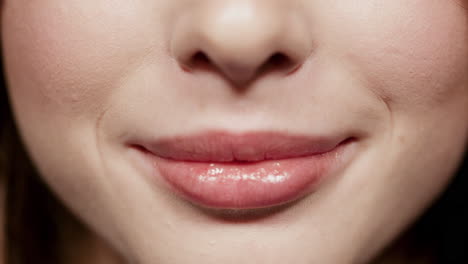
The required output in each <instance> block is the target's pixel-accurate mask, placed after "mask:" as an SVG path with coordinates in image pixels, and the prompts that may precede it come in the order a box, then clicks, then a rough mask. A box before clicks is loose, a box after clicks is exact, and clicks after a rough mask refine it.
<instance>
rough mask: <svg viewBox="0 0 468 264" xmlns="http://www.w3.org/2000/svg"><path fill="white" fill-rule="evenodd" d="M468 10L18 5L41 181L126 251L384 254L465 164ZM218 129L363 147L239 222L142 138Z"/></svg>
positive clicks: (17, 33) (21, 114)
mask: <svg viewBox="0 0 468 264" xmlns="http://www.w3.org/2000/svg"><path fill="white" fill-rule="evenodd" d="M466 18H467V16H466V10H465V9H463V7H462V6H461V4H460V3H459V2H456V1H450V0H392V1H387V0H361V1H350V0H334V1H330V0H314V1H311V0H222V1H216V0H197V1H195V0H140V1H124V0H112V1H111V0H80V1H78V0H70V1H63V0H40V1H38V0H6V1H4V3H3V7H2V22H1V23H2V28H1V30H2V41H3V43H2V45H3V57H4V65H5V70H6V77H7V81H8V89H9V94H10V97H11V101H12V104H13V108H14V112H15V116H16V119H17V122H18V125H19V128H20V131H21V134H22V136H23V138H24V141H25V143H26V146H27V148H28V150H29V152H30V154H31V157H32V158H33V160H34V162H35V164H36V165H37V167H38V170H39V172H40V174H41V176H42V177H43V178H44V180H45V181H46V182H47V183H48V184H49V185H50V187H51V188H52V189H53V190H54V191H55V192H56V193H57V194H58V195H59V197H61V199H63V201H64V202H65V204H66V205H67V206H68V207H70V208H71V209H72V210H73V211H74V212H75V213H76V214H77V215H78V216H79V217H80V218H81V219H82V220H83V221H84V222H85V223H86V224H88V225H89V226H90V227H91V228H92V229H93V230H95V231H96V232H97V233H98V234H100V235H101V236H102V237H104V238H105V240H106V241H107V242H109V243H110V244H111V245H112V246H113V247H114V248H115V250H116V252H119V254H121V255H122V256H123V257H124V258H125V259H126V261H128V262H129V263H142V264H150V263H161V264H169V263H171V264H182V263H249V264H250V263H252V264H253V263H272V264H275V263H297V264H310V263H338V264H339V263H366V262H368V261H370V260H371V258H372V257H374V256H375V255H376V254H378V253H379V252H380V251H381V250H382V249H383V248H384V247H385V246H386V245H388V244H389V243H390V242H391V240H392V239H394V238H395V237H396V236H397V235H398V234H399V233H400V232H401V231H402V230H403V228H404V227H406V226H407V225H408V224H409V223H411V221H413V220H414V219H415V218H416V217H417V216H418V215H419V214H421V213H422V212H423V210H424V209H425V208H426V207H427V206H429V205H430V203H431V202H432V201H433V199H435V198H436V197H437V194H439V193H440V192H441V191H442V190H443V189H444V188H445V186H446V184H447V183H448V182H449V180H450V179H451V176H452V175H453V173H454V171H455V170H456V168H457V165H458V164H459V162H460V159H461V157H462V153H463V151H464V150H465V148H466V146H467V139H468V87H467V84H468V80H467V76H468V74H467V69H468V45H467V44H468V39H467V36H468V35H467V32H468V31H467V30H468V23H467V20H466ZM197 52H202V53H203V54H205V55H206V57H208V58H209V59H210V61H203V59H200V57H196V56H194V54H196V53H197ZM276 53H280V54H281V55H283V58H286V60H285V61H283V63H281V62H280V63H279V64H274V63H271V61H269V58H270V57H271V56H272V55H274V54H276ZM264 64H267V66H268V67H267V70H265V71H257V70H258V69H259V68H260V67H261V65H264ZM214 129H216V130H225V131H233V132H245V131H265V130H267V131H283V132H285V131H286V132H290V133H302V134H313V133H326V132H330V131H331V132H336V131H341V132H343V133H347V134H349V135H354V136H356V138H357V142H356V147H357V152H356V154H355V156H354V157H353V159H352V161H351V162H350V163H349V164H348V165H347V166H346V167H345V168H344V169H343V171H341V172H340V173H339V175H336V177H334V178H332V179H330V180H329V181H328V182H326V183H325V184H323V186H321V187H320V189H319V190H317V191H316V192H314V193H313V194H311V195H309V196H307V197H305V198H304V199H303V200H301V201H300V202H298V203H296V204H294V205H293V206H291V207H288V208H286V209H285V210H282V211H281V212H278V213H277V214H274V215H270V216H266V217H264V218H260V219H257V220H255V221H251V222H236V221H223V220H220V219H218V218H216V217H213V216H210V215H208V214H206V213H204V212H203V211H202V210H200V209H199V208H197V207H193V206H190V205H189V204H188V203H187V202H186V201H184V200H183V199H180V198H179V197H177V196H174V195H172V193H171V192H170V191H169V190H167V188H165V187H164V186H163V185H162V184H160V182H159V181H154V180H153V179H151V177H149V175H148V174H149V173H148V168H147V167H146V166H144V165H143V162H141V159H139V155H138V154H137V153H135V150H134V149H130V148H129V147H128V145H126V142H127V141H128V139H131V138H136V137H153V138H159V137H165V136H173V135H179V134H190V133H197V132H200V131H208V130H214Z"/></svg>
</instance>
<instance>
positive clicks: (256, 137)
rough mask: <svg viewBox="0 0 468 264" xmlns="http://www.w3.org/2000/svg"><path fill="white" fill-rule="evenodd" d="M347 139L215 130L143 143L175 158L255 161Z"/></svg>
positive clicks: (298, 154)
mask: <svg viewBox="0 0 468 264" xmlns="http://www.w3.org/2000/svg"><path fill="white" fill-rule="evenodd" d="M346 140H347V139H346ZM346 140H343V138H338V137H323V136H322V137H308V136H298V135H285V134H280V133H274V132H261V133H260V132H257V133H244V134H240V135H238V134H231V133H226V132H219V131H215V132H210V133H203V134H198V135H193V136H177V137H172V138H164V139H160V140H157V141H154V142H145V143H144V144H141V145H140V146H141V147H143V148H144V149H146V150H147V151H149V152H151V153H152V154H154V155H156V156H158V157H161V158H166V159H172V160H180V161H199V162H236V161H237V162H252V161H261V160H279V159H286V158H296V157H302V156H311V155H316V154H320V153H326V152H329V151H330V150H332V149H334V148H336V147H337V146H338V145H339V144H342V143H343V142H344V141H346Z"/></svg>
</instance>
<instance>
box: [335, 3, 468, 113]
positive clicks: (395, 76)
mask: <svg viewBox="0 0 468 264" xmlns="http://www.w3.org/2000/svg"><path fill="white" fill-rule="evenodd" d="M400 2H402V1H399V0H397V1H388V2H387V3H383V4H382V7H381V8H382V10H385V13H379V12H375V9H374V10H373V13H370V12H369V13H366V11H365V10H360V12H363V13H364V14H362V17H365V18H366V19H356V18H359V16H354V18H352V19H350V21H354V23H350V25H352V28H345V29H343V30H344V32H349V33H348V34H345V35H343V36H344V39H348V41H344V39H342V42H343V43H346V45H345V46H341V48H342V49H343V50H345V53H344V57H345V60H347V61H351V63H352V65H353V66H354V67H355V70H356V73H357V74H358V75H360V76H361V77H362V79H363V80H365V81H366V82H367V83H368V84H369V87H371V88H372V89H374V91H375V92H376V93H377V94H379V95H380V96H381V97H382V98H383V99H384V100H387V101H388V102H387V103H389V105H390V106H391V107H393V110H394V111H399V110H402V111H403V110H404V111H408V110H416V109H419V110H421V111H426V110H428V109H431V108H433V107H435V106H440V105H441V104H443V103H448V102H453V100H454V99H457V98H460V97H462V98H463V97H464V98H466V95H467V87H466V84H467V78H466V76H467V71H468V45H467V43H468V39H467V32H468V27H467V25H468V23H467V16H466V12H467V11H466V10H464V9H462V8H460V6H459V5H458V4H456V3H455V2H453V1H435V0H434V1H432V0H430V1H427V0H424V1H421V0H412V1H405V2H406V4H403V3H400ZM371 22H372V23H371Z"/></svg>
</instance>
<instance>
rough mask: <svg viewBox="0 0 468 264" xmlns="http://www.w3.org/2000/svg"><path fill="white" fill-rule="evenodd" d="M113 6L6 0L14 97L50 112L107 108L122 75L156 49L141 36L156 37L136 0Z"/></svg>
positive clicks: (7, 45) (7, 57) (6, 43)
mask: <svg viewBox="0 0 468 264" xmlns="http://www.w3.org/2000/svg"><path fill="white" fill-rule="evenodd" d="M111 2H115V1H108V0H98V1H84V2H82V1H69V2H67V4H63V1H57V0H47V1H25V0H19V1H6V3H5V6H4V9H3V15H4V17H3V21H2V22H3V24H2V30H3V45H4V49H5V50H7V51H8V52H6V53H5V60H6V61H7V62H6V65H7V66H8V68H7V69H6V71H7V72H8V74H7V75H8V76H9V79H10V80H9V82H10V86H11V87H14V88H13V91H11V92H12V95H13V96H14V95H15V94H17V95H18V96H16V97H18V98H20V99H21V100H27V102H26V101H25V103H27V104H28V105H31V104H32V105H35V106H36V107H41V108H40V109H41V110H46V111H47V110H49V111H55V112H59V111H60V112H67V113H70V112H71V113H77V112H80V113H85V112H86V111H94V110H96V108H100V107H101V106H102V105H104V104H106V101H107V100H108V97H109V95H110V94H111V91H113V90H115V89H118V87H119V83H120V82H122V80H123V79H124V78H125V73H127V72H129V71H131V70H132V69H133V68H136V67H137V65H136V64H137V62H138V61H139V59H140V58H141V57H142V56H143V55H144V54H147V53H149V51H150V49H151V47H152V46H151V45H153V47H154V45H155V44H157V43H154V41H153V42H152V41H151V40H148V38H146V39H145V38H144V37H143V36H152V37H153V38H156V39H157V38H158V34H159V35H161V33H160V32H157V29H158V28H157V27H152V26H149V25H148V21H145V20H143V18H144V17H147V16H145V15H142V12H143V8H142V7H141V6H138V5H136V4H135V3H134V2H135V1H129V3H121V4H120V5H111V4H112V3H111ZM130 2H131V3H130ZM114 4H115V3H114ZM150 29H151V30H152V32H147V31H148V30H150Z"/></svg>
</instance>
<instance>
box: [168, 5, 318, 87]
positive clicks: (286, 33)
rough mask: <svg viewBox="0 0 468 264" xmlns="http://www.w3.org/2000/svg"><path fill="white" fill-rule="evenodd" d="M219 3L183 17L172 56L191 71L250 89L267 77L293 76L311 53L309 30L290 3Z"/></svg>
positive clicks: (193, 11)
mask: <svg viewBox="0 0 468 264" xmlns="http://www.w3.org/2000/svg"><path fill="white" fill-rule="evenodd" d="M215 2H218V3H217V4H213V3H212V2H211V3H210V4H209V5H208V4H206V5H200V7H199V8H197V9H196V10H193V9H192V10H191V12H190V13H189V14H185V15H184V16H181V17H182V18H181V20H182V21H179V22H180V23H178V27H176V28H175V30H174V33H173V39H172V47H171V48H172V53H173V56H174V58H175V59H176V60H177V61H178V63H179V64H180V65H181V67H182V68H184V69H185V70H188V71H191V72H196V71H214V72H216V73H218V74H220V75H222V76H223V77H224V78H226V79H228V80H229V81H230V82H232V83H234V84H235V85H244V84H245V83H247V82H250V81H252V80H254V79H256V78H258V77H259V76H261V75H262V74H264V73H267V72H279V73H283V74H288V73H290V72H292V71H294V70H295V69H296V68H298V67H299V66H300V65H301V64H302V63H303V62H304V61H305V59H306V58H307V56H308V54H309V53H310V49H311V45H310V41H309V39H308V34H307V27H306V25H303V24H302V23H300V21H301V19H299V18H298V17H297V16H295V14H294V11H293V9H292V8H286V7H285V4H284V3H285V2H286V1H276V0H273V1H271V2H270V1H247V0H232V1H215ZM266 2H268V3H266ZM272 2H281V4H279V3H278V4H276V5H275V4H272ZM262 3H266V4H263V5H262Z"/></svg>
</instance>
